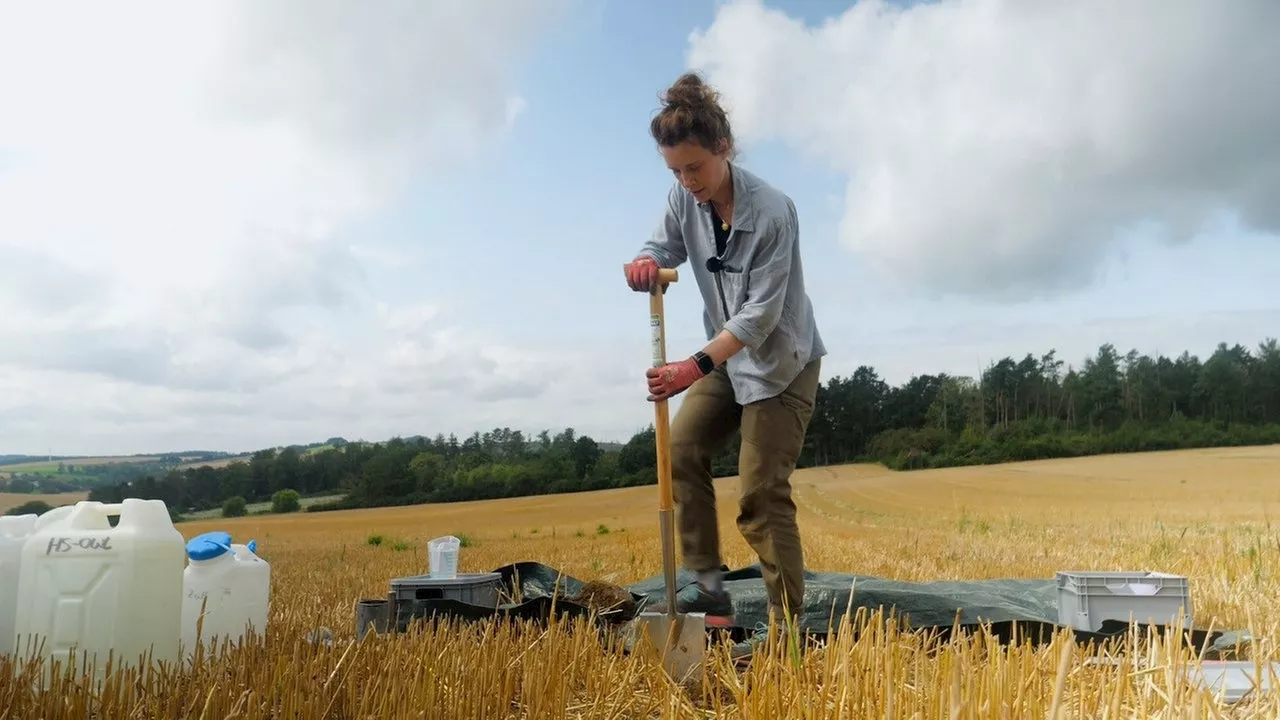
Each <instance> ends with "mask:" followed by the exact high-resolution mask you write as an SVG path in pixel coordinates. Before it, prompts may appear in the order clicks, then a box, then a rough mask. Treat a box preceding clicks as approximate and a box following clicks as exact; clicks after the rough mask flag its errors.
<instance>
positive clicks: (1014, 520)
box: [0, 447, 1280, 720]
mask: <svg viewBox="0 0 1280 720" xmlns="http://www.w3.org/2000/svg"><path fill="white" fill-rule="evenodd" d="M719 488H720V497H721V499H722V505H721V521H722V526H721V535H722V537H723V538H724V544H725V551H726V558H725V561H726V563H727V564H728V565H729V566H730V567H738V566H742V565H746V564H750V563H752V562H754V557H753V556H752V554H751V553H750V552H749V550H748V548H747V547H746V545H745V544H744V542H743V541H742V539H741V538H740V537H739V536H738V534H737V531H736V529H735V528H734V526H733V518H734V514H735V507H734V500H735V493H736V481H735V480H734V479H724V480H722V481H720V482H719ZM795 493H796V500H797V505H798V506H799V509H800V518H801V529H802V532H803V533H804V535H805V540H806V547H807V553H808V564H809V566H810V567H811V568H812V569H815V570H820V571H840V572H857V573H863V574H869V575H876V576H881V577H887V578H895V579H902V580H936V579H947V578H953V579H982V578H1052V577H1053V574H1054V572H1055V571H1057V570H1066V569H1073V570H1080V569H1087V570H1162V571H1166V572H1173V573H1180V574H1185V575H1188V576H1189V577H1190V579H1191V584H1192V595H1193V601H1194V604H1195V612H1194V615H1195V618H1194V619H1195V625H1196V626H1197V627H1205V626H1208V625H1209V624H1210V623H1212V624H1213V627H1214V628H1218V629H1221V628H1224V627H1226V628H1249V629H1251V630H1252V632H1253V634H1254V636H1255V638H1256V639H1257V647H1256V648H1252V649H1251V650H1250V649H1246V657H1248V656H1249V655H1248V653H1249V652H1252V653H1253V656H1254V657H1259V658H1264V659H1270V653H1272V652H1274V651H1273V647H1274V643H1275V641H1276V640H1277V639H1280V632H1278V631H1277V629H1276V623H1277V621H1278V620H1280V577H1278V576H1277V558H1280V528H1276V527H1273V526H1272V523H1271V517H1272V515H1273V514H1274V513H1275V512H1276V506H1275V501H1276V499H1277V498H1280V447H1265V448H1236V449H1223V450H1202V451H1189V452H1174V453H1152V454H1142V455H1130V456H1110V457H1092V458H1084V459H1074V460H1055V461H1044V462H1029V463H1017V464H1009V465H1002V466H989V467H976V468H957V469H947V470H934V471H925V472H918V473H892V472H888V471H885V470H883V469H882V468H878V467H872V466H848V467H838V468H819V469H810V470H803V471H800V472H798V473H797V474H796V476H795ZM655 498H656V488H653V487H642V488H628V489H623V490H615V491H605V492H597V493H587V494H580V495H563V496H545V497H537V498H528V499H515V500H506V501H494V502H482V503H461V504H456V505H447V506H418V507H406V508H394V509H380V510H368V511H353V512H343V513H324V514H314V515H308V514H296V515H292V516H280V517H259V518H252V517H251V518H242V519H239V520H235V521H207V522H200V523H190V524H185V523H184V524H183V525H181V526H180V529H181V530H182V532H183V534H184V535H186V536H187V537H191V536H194V535H195V534H197V533H200V532H204V531H206V530H210V529H226V530H229V531H230V532H232V533H233V534H234V536H235V537H236V538H237V539H238V540H239V541H242V542H243V541H245V540H248V539H249V538H256V539H257V540H258V543H259V552H260V553H261V554H262V555H263V556H264V557H265V558H266V559H268V560H269V561H270V563H271V565H272V593H273V595H272V614H271V623H272V624H271V626H270V628H269V633H268V638H267V640H266V642H265V644H257V645H251V646H249V647H245V648H242V649H239V650H236V651H232V652H230V653H229V654H227V655H225V656H224V657H222V658H220V659H215V660H209V659H202V660H201V661H200V662H199V663H198V664H197V666H196V667H194V668H187V669H185V670H183V671H179V672H164V673H161V674H159V675H155V676H150V677H123V676H122V677H120V678H118V679H117V681H116V682H114V683H111V684H108V685H107V686H106V687H105V689H104V690H103V691H102V692H101V694H99V695H97V696H96V697H94V698H89V697H88V696H87V695H86V693H85V691H84V690H82V689H77V687H76V686H75V685H74V684H67V685H60V686H54V687H53V688H52V689H51V690H50V691H48V692H47V693H45V694H42V695H37V694H35V693H34V691H33V690H32V689H31V688H32V685H31V683H30V677H33V676H28V677H26V678H22V679H17V680H8V679H6V680H0V707H6V706H7V707H8V708H9V710H8V715H7V716H6V717H9V718H47V719H52V718H79V717H85V716H86V714H85V713H86V708H88V709H89V711H91V712H92V713H94V714H93V715H92V717H97V718H103V719H104V720H106V719H109V718H140V717H147V718H179V717H184V718H185V717H190V718H218V719H222V718H230V717H235V718H246V719H249V718H352V719H355V718H360V719H364V718H505V717H513V718H525V717H529V718H596V717H599V718H643V717H673V718H674V717H680V718H697V717H728V718H738V717H741V718H765V717H770V718H872V717H876V718H884V717H895V718H896V717H902V718H944V717H945V718H1037V717H1049V716H1050V711H1051V710H1054V711H1056V713H1057V715H1056V717H1064V718H1086V717H1087V718H1116V717H1125V718H1131V717H1132V718H1140V717H1141V718H1167V717H1187V718H1191V717H1195V718H1206V717H1263V716H1265V717H1276V716H1277V714H1278V713H1280V700H1277V699H1275V698H1273V697H1271V696H1266V695H1259V696H1257V697H1254V698H1251V699H1246V700H1245V701H1243V702H1242V703H1240V704H1238V705H1235V706H1228V705H1225V704H1216V703H1215V702H1214V700H1213V698H1212V697H1211V696H1209V695H1208V694H1206V693H1202V692H1198V691H1197V690H1196V688H1195V687H1194V686H1193V685H1189V684H1187V683H1186V682H1184V681H1182V679H1181V677H1182V676H1181V672H1182V669H1183V668H1184V667H1185V666H1186V665H1187V664H1188V663H1193V662H1195V660H1196V658H1195V657H1194V655H1193V653H1191V652H1189V651H1182V652H1176V651H1173V650H1171V649H1169V646H1168V645H1166V644H1165V643H1164V642H1163V641H1161V639H1160V638H1158V637H1156V638H1153V639H1151V642H1145V643H1142V647H1141V648H1139V649H1134V650H1132V651H1131V652H1127V653H1121V654H1117V655H1115V656H1114V658H1116V661H1114V662H1112V661H1108V660H1107V658H1105V657H1104V658H1103V660H1102V661H1101V662H1100V661H1098V659H1097V658H1098V657H1099V656H1101V651H1096V650H1095V651H1094V652H1093V653H1092V655H1093V657H1094V659H1092V660H1090V661H1089V662H1086V660H1088V659H1089V653H1088V652H1087V649H1086V648H1085V647H1083V646H1079V645H1075V644H1073V643H1072V642H1071V641H1070V635H1069V634H1065V633H1064V634H1062V635H1061V636H1060V637H1058V638H1057V639H1056V640H1055V641H1054V642H1053V643H1052V644H1049V645H1045V646H1041V647H1038V648H1037V647H1032V646H1030V645H1013V646H1012V647H1006V646H1001V645H1000V644H999V643H998V642H996V640H995V639H993V638H992V637H988V636H985V635H983V634H977V635H967V636H966V635H957V636H955V637H954V638H953V639H950V640H947V641H935V640H929V639H927V638H925V637H922V636H917V635H910V634H904V633H902V632H899V631H896V630H893V629H890V628H891V627H893V626H886V625H885V624H883V623H872V624H871V626H870V629H868V630H866V631H864V632H862V633H860V634H858V635H856V636H855V635H854V634H852V633H838V634H837V635H836V636H834V637H831V638H829V641H828V644H827V645H826V646H821V647H814V648H811V649H809V650H808V651H807V652H806V653H805V654H804V655H803V656H802V657H796V656H791V655H788V654H787V653H783V652H778V653H776V654H766V655H763V656H760V657H758V658H757V659H756V661H755V662H754V663H753V664H752V665H751V667H750V668H748V669H746V670H738V669H735V668H733V666H732V665H731V663H729V662H728V660H727V657H728V656H727V654H726V652H725V648H723V647H721V648H719V649H717V650H716V651H715V654H714V655H713V657H712V660H711V662H710V663H709V666H708V668H707V672H706V676H705V678H703V680H702V681H701V682H700V683H699V684H697V685H696V686H688V687H677V686H674V685H672V684H671V683H670V682H669V681H668V680H666V679H665V677H664V676H663V675H662V674H661V673H660V672H659V671H657V670H655V669H654V668H653V667H650V666H649V665H647V664H646V663H645V661H643V660H642V659H640V658H639V657H637V656H630V655H625V654H623V653H622V652H621V651H620V650H616V649H613V648H612V646H606V645H605V644H602V643H601V642H600V641H599V637H598V636H597V635H596V634H595V633H594V632H593V631H591V630H588V629H587V628H586V627H585V626H583V625H581V624H571V625H552V626H551V627H537V626H533V625H528V626H518V625H513V624H494V623H489V622H477V623H474V624H469V625H468V624H448V625H441V626H438V627H435V628H433V629H423V630H420V631H414V632H410V633H407V634H403V635H395V636H373V637H371V638H369V640H368V641H366V642H364V643H361V644H355V643H354V642H353V641H354V622H353V612H354V610H353V606H354V603H355V601H356V600H357V599H359V598H376V597H383V596H385V595H386V592H387V583H388V581H389V580H390V579H391V578H393V577H398V576H404V575H411V574H418V573H422V572H425V570H426V567H427V559H426V556H425V543H426V541H427V540H428V539H430V538H432V537H435V536H438V535H443V534H450V533H452V534H455V535H465V536H466V537H467V539H468V541H469V546H468V547H465V548H464V549H463V550H462V554H461V558H460V563H461V568H460V569H461V570H462V571H464V572H472V571H487V570H490V569H493V568H495V567H498V566H501V565H506V564H509V563H512V562H517V561H522V560H536V561H539V562H542V563H545V564H548V565H551V566H553V567H556V568H559V569H562V570H564V571H565V572H567V573H569V574H571V575H574V576H576V577H579V578H582V579H599V580H605V581H608V582H613V583H620V584H624V583H628V582H631V581H634V580H638V579H640V578H643V577H648V576H651V575H654V574H657V573H659V572H660V570H661V568H660V556H659V541H658V535H657V531H656V528H657V518H656V511H655V509H654V508H655ZM371 535H377V536H381V542H380V543H378V544H376V545H375V544H371V543H370V542H369V538H370V536H371ZM864 619H865V618H864ZM319 626H323V627H326V628H328V629H330V630H331V631H332V643H331V644H330V643H324V642H321V643H312V642H308V635H309V634H310V633H312V631H313V630H314V629H315V628H317V627H319ZM837 630H838V628H837ZM27 672H32V671H31V670H28V671H27ZM10 676H11V674H10V672H5V673H0V677H4V678H8V677H10Z"/></svg>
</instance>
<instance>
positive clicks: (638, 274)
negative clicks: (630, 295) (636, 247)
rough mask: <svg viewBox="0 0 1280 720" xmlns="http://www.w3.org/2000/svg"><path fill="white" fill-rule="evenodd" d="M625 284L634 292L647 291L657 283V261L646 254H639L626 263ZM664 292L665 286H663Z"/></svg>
mask: <svg viewBox="0 0 1280 720" xmlns="http://www.w3.org/2000/svg"><path fill="white" fill-rule="evenodd" d="M624 271H625V272H626V275H627V285H629V286H631V289H632V290H635V291H636V292H649V291H651V290H652V289H653V288H654V286H656V285H657V284H658V263H657V261H656V260H654V259H653V258H651V257H649V256H648V255H641V256H640V257H638V258H636V259H635V260H632V261H631V262H630V263H628V264H627V265H626V267H625V268H624ZM664 292H665V288H664Z"/></svg>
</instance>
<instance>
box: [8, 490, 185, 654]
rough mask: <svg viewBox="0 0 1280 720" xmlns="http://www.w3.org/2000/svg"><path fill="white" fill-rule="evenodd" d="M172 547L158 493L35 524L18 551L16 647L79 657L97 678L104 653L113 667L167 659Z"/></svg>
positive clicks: (174, 593)
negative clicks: (151, 497)
mask: <svg viewBox="0 0 1280 720" xmlns="http://www.w3.org/2000/svg"><path fill="white" fill-rule="evenodd" d="M46 514H48V513H46ZM112 516H119V518H120V520H119V522H118V523H117V524H116V526H115V527H111V524H110V522H109V521H108V518H109V517H112ZM182 547H183V543H182V534H181V533H179V532H178V530H177V528H175V527H174V526H173V522H172V520H170V518H169V510H168V508H167V507H166V506H165V504H164V502H163V501H161V500H141V499H137V498H128V499H126V500H125V501H124V502H122V503H118V504H104V503H100V502H95V501H84V502H79V503H76V504H75V506H74V507H73V508H72V509H71V510H70V511H68V512H66V513H65V515H62V516H61V517H57V518H54V519H52V521H51V522H46V523H43V524H39V523H38V524H37V528H36V531H35V532H34V533H33V534H32V535H31V536H30V537H29V538H28V539H27V541H26V543H25V544H24V545H23V549H22V568H21V572H20V574H19V580H18V612H17V618H16V621H15V634H16V636H17V638H16V640H17V652H18V653H19V654H22V655H27V654H29V653H34V652H35V651H36V650H37V649H39V650H40V652H39V653H38V654H39V655H40V656H43V657H44V658H46V659H48V660H53V661H60V662H62V663H64V664H65V663H67V662H68V661H69V660H72V659H74V661H75V663H76V667H77V668H78V669H87V667H86V666H84V665H82V664H81V663H83V662H87V663H89V664H91V665H92V666H93V667H94V668H95V671H94V675H95V676H97V677H101V676H102V673H103V671H104V669H105V665H106V663H107V660H108V659H109V656H110V659H111V660H112V664H113V666H114V667H119V666H121V665H128V666H136V665H138V664H140V663H141V661H143V660H145V659H148V658H149V659H150V660H151V661H152V662H160V661H164V662H176V661H177V660H178V642H179V634H180V632H181V623H182V565H183V552H182ZM41 643H43V647H41Z"/></svg>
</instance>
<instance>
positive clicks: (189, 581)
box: [182, 532, 271, 657]
mask: <svg viewBox="0 0 1280 720" xmlns="http://www.w3.org/2000/svg"><path fill="white" fill-rule="evenodd" d="M256 549H257V543H255V542H253V541H250V542H249V543H248V545H240V544H236V543H232V542H231V535H229V534H228V533H225V532H209V533H205V534H203V535H199V536H196V537H194V538H192V539H191V541H190V542H188V543H187V557H188V558H189V560H190V563H189V564H188V565H187V569H186V571H185V572H184V573H183V578H182V585H183V591H182V651H183V654H184V655H185V656H187V657H190V656H191V655H193V654H194V653H195V649H196V646H197V644H198V643H199V642H203V643H204V647H205V652H206V653H211V652H214V651H216V650H217V649H218V648H220V647H221V646H222V643H223V641H224V640H226V641H229V642H230V643H231V644H232V645H236V644H239V643H240V642H241V641H242V640H243V639H244V638H245V637H246V636H248V635H256V636H258V637H261V636H262V635H263V634H264V633H265V632H266V628H267V610H268V604H269V599H270V593H271V566H270V564H268V563H267V561H266V560H263V559H262V558H260V557H258V555H257V554H256V553H255V550H256Z"/></svg>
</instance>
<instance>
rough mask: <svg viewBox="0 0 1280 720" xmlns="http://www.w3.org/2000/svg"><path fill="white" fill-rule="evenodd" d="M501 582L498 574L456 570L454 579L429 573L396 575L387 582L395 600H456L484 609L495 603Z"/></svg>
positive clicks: (491, 606) (496, 603) (495, 604)
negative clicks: (411, 575) (437, 576)
mask: <svg viewBox="0 0 1280 720" xmlns="http://www.w3.org/2000/svg"><path fill="white" fill-rule="evenodd" d="M501 585H502V575H501V574H500V573H496V572H495V573H471V574H467V573H458V576H457V577H455V578H449V579H447V580H446V579H442V578H433V577H431V576H430V575H415V576H413V577H403V578H396V579H394V580H392V581H391V594H392V595H394V596H395V599H396V601H397V602H400V601H412V600H457V601H459V602H464V603H467V604H468V605H479V606H481V607H485V608H494V607H497V606H498V597H499V595H498V593H499V590H500V588H501Z"/></svg>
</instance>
